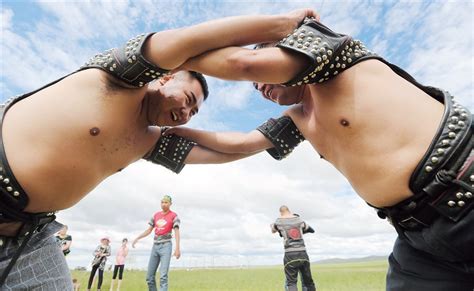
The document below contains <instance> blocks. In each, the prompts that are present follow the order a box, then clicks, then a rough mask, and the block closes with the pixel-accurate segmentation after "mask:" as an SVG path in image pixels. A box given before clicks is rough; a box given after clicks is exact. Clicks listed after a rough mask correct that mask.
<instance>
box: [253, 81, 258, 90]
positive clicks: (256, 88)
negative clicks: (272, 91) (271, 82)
mask: <svg viewBox="0 0 474 291" xmlns="http://www.w3.org/2000/svg"><path fill="white" fill-rule="evenodd" d="M253 87H254V88H255V90H258V84H257V83H255V82H254V83H253Z"/></svg>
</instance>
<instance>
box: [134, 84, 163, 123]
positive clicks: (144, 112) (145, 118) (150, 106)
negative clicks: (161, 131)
mask: <svg viewBox="0 0 474 291" xmlns="http://www.w3.org/2000/svg"><path fill="white" fill-rule="evenodd" d="M158 98H160V97H158ZM157 118H158V102H157V97H156V96H152V95H151V94H149V93H148V92H147V93H146V94H145V96H144V97H143V100H142V105H141V108H140V118H139V121H138V122H139V126H145V127H148V126H154V125H159V124H156V119H157Z"/></svg>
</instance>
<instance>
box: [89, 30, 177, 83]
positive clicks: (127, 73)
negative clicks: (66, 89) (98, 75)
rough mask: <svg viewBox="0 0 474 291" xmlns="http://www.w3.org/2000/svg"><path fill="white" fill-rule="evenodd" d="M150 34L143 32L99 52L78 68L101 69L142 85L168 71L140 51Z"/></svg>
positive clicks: (123, 79)
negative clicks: (118, 46) (119, 44)
mask: <svg viewBox="0 0 474 291" xmlns="http://www.w3.org/2000/svg"><path fill="white" fill-rule="evenodd" d="M152 35H153V33H150V34H148V35H146V36H145V34H141V35H138V36H136V37H134V38H132V39H130V40H129V41H128V42H127V43H126V44H125V45H124V46H123V47H121V48H114V49H110V50H107V51H105V52H103V53H99V54H97V55H95V56H94V57H92V58H91V59H90V60H89V61H88V62H87V63H85V65H84V66H82V67H81V68H80V70H84V69H88V68H98V69H102V70H104V71H106V72H107V73H109V74H111V75H113V76H115V77H117V78H118V79H120V80H121V81H123V82H125V83H127V84H129V85H132V86H134V87H143V86H144V85H145V84H147V83H149V82H151V81H153V80H155V79H157V78H159V77H161V76H162V75H163V74H166V73H168V72H169V70H165V69H162V68H159V67H157V66H155V65H154V64H152V63H151V62H150V61H148V60H147V59H145V56H144V55H143V53H142V50H143V45H144V43H145V41H146V40H147V39H148V38H149V37H150V36H152Z"/></svg>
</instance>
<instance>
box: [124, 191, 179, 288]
mask: <svg viewBox="0 0 474 291" xmlns="http://www.w3.org/2000/svg"><path fill="white" fill-rule="evenodd" d="M171 204H172V199H171V197H170V196H169V195H165V196H163V198H162V199H161V211H158V212H157V213H155V214H154V215H153V217H152V218H151V219H150V221H149V223H148V225H149V227H148V228H147V229H146V230H145V231H144V232H143V233H142V234H140V235H139V236H138V237H137V238H136V239H135V240H134V241H133V243H132V247H133V248H135V244H136V243H137V242H138V241H139V240H140V239H142V238H144V237H146V236H148V235H149V234H150V233H151V232H152V230H153V229H155V238H154V240H153V248H152V249H151V254H150V261H149V262H148V272H147V276H146V282H147V284H148V290H150V291H156V290H157V289H156V280H155V275H156V269H157V268H158V265H160V291H167V290H168V270H169V266H170V260H171V249H172V247H173V245H172V242H171V239H172V237H173V236H172V233H171V231H172V230H173V229H174V234H175V240H176V247H175V250H174V254H173V255H174V256H175V257H176V259H179V257H180V256H181V251H180V248H179V241H180V233H179V225H180V220H179V218H178V215H177V214H176V213H175V212H173V211H171V210H170V207H171ZM160 263H161V264H160Z"/></svg>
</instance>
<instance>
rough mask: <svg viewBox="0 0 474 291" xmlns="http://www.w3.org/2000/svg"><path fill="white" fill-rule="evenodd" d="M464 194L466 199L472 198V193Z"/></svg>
mask: <svg viewBox="0 0 474 291" xmlns="http://www.w3.org/2000/svg"><path fill="white" fill-rule="evenodd" d="M464 196H466V198H467V199H471V198H472V193H471V192H466V193H465V194H464Z"/></svg>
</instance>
